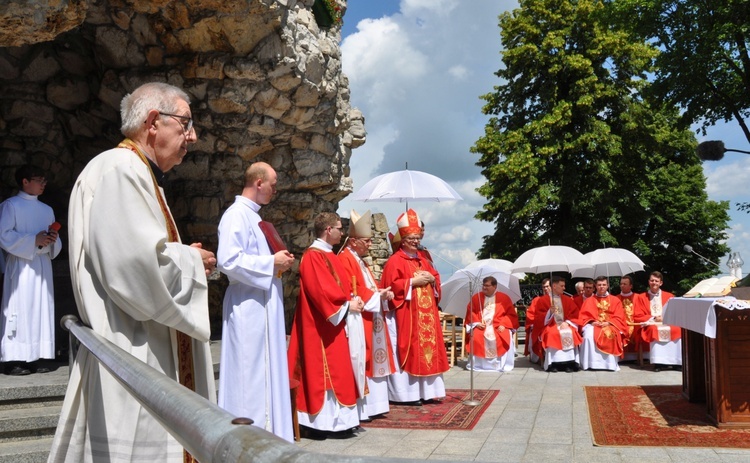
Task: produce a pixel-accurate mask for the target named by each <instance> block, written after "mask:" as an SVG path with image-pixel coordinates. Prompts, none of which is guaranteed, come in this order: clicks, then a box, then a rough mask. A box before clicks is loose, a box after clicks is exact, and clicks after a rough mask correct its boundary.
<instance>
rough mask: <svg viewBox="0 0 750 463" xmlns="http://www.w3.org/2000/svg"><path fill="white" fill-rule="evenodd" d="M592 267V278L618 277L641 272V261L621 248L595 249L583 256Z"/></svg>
mask: <svg viewBox="0 0 750 463" xmlns="http://www.w3.org/2000/svg"><path fill="white" fill-rule="evenodd" d="M584 257H586V258H587V259H588V260H589V262H590V263H591V265H592V267H593V273H594V276H595V277H596V276H605V277H619V276H623V275H627V274H628V273H633V272H641V271H643V261H642V260H641V259H639V258H638V256H636V255H635V254H633V253H632V252H630V251H628V250H627V249H622V248H604V249H597V250H596V251H591V252H588V253H586V254H584ZM572 274H573V277H586V276H588V273H587V274H585V275H584V274H580V272H572Z"/></svg>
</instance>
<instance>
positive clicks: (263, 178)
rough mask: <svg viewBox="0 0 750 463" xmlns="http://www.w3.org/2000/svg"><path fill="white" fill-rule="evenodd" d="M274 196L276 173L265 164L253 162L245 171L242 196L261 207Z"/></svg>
mask: <svg viewBox="0 0 750 463" xmlns="http://www.w3.org/2000/svg"><path fill="white" fill-rule="evenodd" d="M275 194H276V171H275V170H274V169H273V167H271V166H270V165H268V164H266V163H265V162H255V163H253V164H250V165H249V166H248V168H247V169H245V187H244V188H243V189H242V196H244V197H246V198H248V199H250V200H252V201H254V202H255V203H256V204H259V205H261V206H263V205H265V204H268V203H270V202H271V198H272V197H273V195H275Z"/></svg>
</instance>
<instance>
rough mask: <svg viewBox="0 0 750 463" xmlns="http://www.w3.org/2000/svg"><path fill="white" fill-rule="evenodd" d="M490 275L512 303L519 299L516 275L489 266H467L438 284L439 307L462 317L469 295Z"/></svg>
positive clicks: (480, 286) (519, 289) (499, 289)
mask: <svg viewBox="0 0 750 463" xmlns="http://www.w3.org/2000/svg"><path fill="white" fill-rule="evenodd" d="M490 276H491V277H495V279H496V280H497V290H498V291H500V292H501V293H505V294H507V295H508V297H510V300H511V301H513V303H515V302H516V301H517V300H519V299H521V287H520V285H519V284H518V277H516V276H514V275H511V274H509V273H506V272H503V271H502V270H499V269H497V268H494V267H490V266H485V267H474V268H468V267H467V268H464V269H461V270H458V271H457V272H456V273H454V274H453V275H452V276H451V277H450V278H448V280H447V281H444V282H443V284H442V285H441V286H440V288H441V296H440V307H441V308H442V309H443V312H446V313H450V314H453V315H455V316H457V317H459V318H464V317H465V316H466V306H467V305H469V302H471V297H472V296H473V295H474V294H476V293H478V292H479V290H480V289H481V288H482V280H483V279H484V278H486V277H490Z"/></svg>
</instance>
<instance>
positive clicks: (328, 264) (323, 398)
mask: <svg viewBox="0 0 750 463" xmlns="http://www.w3.org/2000/svg"><path fill="white" fill-rule="evenodd" d="M314 227H315V236H317V239H316V240H315V241H314V242H313V243H312V245H311V246H310V247H309V248H308V249H307V251H305V253H304V254H303V256H302V259H301V261H300V265H299V276H300V291H299V297H298V298H297V307H296V309H295V310H296V311H295V313H294V323H293V324H292V333H291V337H290V340H289V350H288V358H289V377H290V378H293V379H296V380H298V381H299V383H300V384H299V388H298V389H297V418H298V420H299V424H300V425H301V426H304V427H305V428H304V429H305V430H306V431H307V433H308V436H309V437H313V438H321V437H327V436H328V433H329V432H345V433H351V432H352V430H354V429H355V428H356V427H358V426H359V414H358V413H357V398H358V394H357V384H356V380H355V377H354V370H353V369H352V362H351V356H350V354H349V343H348V340H347V337H346V330H345V327H346V322H345V320H346V318H347V316H348V315H349V314H350V313H351V314H355V313H361V312H362V309H363V307H364V302H363V301H362V299H361V298H359V297H357V296H352V287H351V284H350V281H349V280H347V278H346V270H345V269H344V267H343V265H341V262H340V261H339V259H338V258H337V257H336V255H335V254H334V253H333V245H335V244H338V243H340V242H341V237H342V236H343V234H344V233H343V231H342V227H341V220H340V218H339V216H338V215H336V214H335V213H333V212H321V213H320V214H318V216H317V217H315V224H314Z"/></svg>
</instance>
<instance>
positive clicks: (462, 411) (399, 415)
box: [361, 389, 500, 431]
mask: <svg viewBox="0 0 750 463" xmlns="http://www.w3.org/2000/svg"><path fill="white" fill-rule="evenodd" d="M498 392H500V391H487V390H481V391H480V390H476V389H475V390H474V400H477V401H479V402H480V403H479V405H477V406H470V405H465V404H464V403H463V402H464V400H468V399H469V396H470V391H468V390H465V389H448V390H446V391H445V394H446V397H445V399H443V400H442V401H440V402H435V403H428V404H424V405H422V406H415V405H395V404H391V411H390V412H388V414H386V415H384V418H376V419H374V420H372V421H371V422H369V423H362V424H361V426H362V427H363V428H404V429H451V430H467V431H468V430H471V429H473V428H474V426H475V425H476V424H477V422H478V421H479V418H481V417H482V413H484V411H485V410H486V409H487V407H488V406H489V405H490V404H491V403H492V400H493V399H494V398H495V397H496V396H497V393H498Z"/></svg>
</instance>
